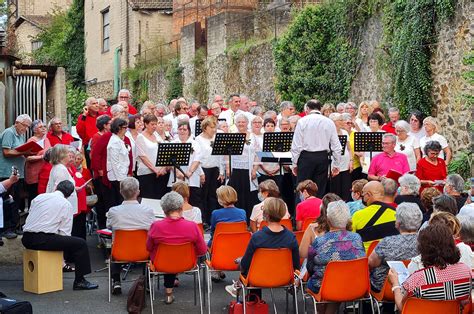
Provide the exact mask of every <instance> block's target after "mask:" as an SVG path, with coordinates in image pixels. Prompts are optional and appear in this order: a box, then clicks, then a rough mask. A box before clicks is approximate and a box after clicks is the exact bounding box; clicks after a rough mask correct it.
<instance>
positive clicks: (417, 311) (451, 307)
mask: <svg viewBox="0 0 474 314" xmlns="http://www.w3.org/2000/svg"><path fill="white" fill-rule="evenodd" d="M459 309H460V303H459V301H457V300H449V301H445V300H442V301H434V300H427V299H418V298H408V299H407V300H406V302H405V304H403V309H402V314H426V313H443V314H458V313H459Z"/></svg>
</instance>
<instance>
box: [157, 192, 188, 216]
mask: <svg viewBox="0 0 474 314" xmlns="http://www.w3.org/2000/svg"><path fill="white" fill-rule="evenodd" d="M160 203H161V209H163V212H164V213H165V215H166V216H169V215H170V214H171V213H173V212H177V211H181V210H182V209H183V204H184V199H183V197H182V196H181V195H179V193H177V192H175V191H171V192H169V193H166V194H165V195H164V196H163V197H162V198H161V201H160Z"/></svg>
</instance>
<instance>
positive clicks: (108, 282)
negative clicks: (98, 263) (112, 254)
mask: <svg viewBox="0 0 474 314" xmlns="http://www.w3.org/2000/svg"><path fill="white" fill-rule="evenodd" d="M110 266H111V265H110V259H109V261H108V270H109V271H108V273H109V277H108V278H109V280H108V281H107V285H108V286H109V303H110V285H111V284H110V277H111V275H110Z"/></svg>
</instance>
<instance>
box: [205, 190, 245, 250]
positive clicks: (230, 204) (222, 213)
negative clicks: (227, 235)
mask: <svg viewBox="0 0 474 314" xmlns="http://www.w3.org/2000/svg"><path fill="white" fill-rule="evenodd" d="M216 193H217V202H218V203H219V204H220V205H221V206H223V208H221V209H215V210H214V211H213V212H212V215H211V238H210V239H209V242H208V244H207V245H208V246H209V247H211V245H212V237H213V235H214V231H215V230H216V226H217V224H218V223H219V222H239V221H246V219H247V216H246V214H245V210H243V209H241V208H237V207H235V203H237V192H236V191H235V190H234V188H233V187H231V186H229V185H223V186H220V187H219V188H218V189H217V191H216Z"/></svg>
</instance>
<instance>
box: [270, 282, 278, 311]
mask: <svg viewBox="0 0 474 314" xmlns="http://www.w3.org/2000/svg"><path fill="white" fill-rule="evenodd" d="M270 295H271V296H272V304H273V311H274V312H275V314H277V308H276V305H275V298H274V297H273V289H272V288H270Z"/></svg>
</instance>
